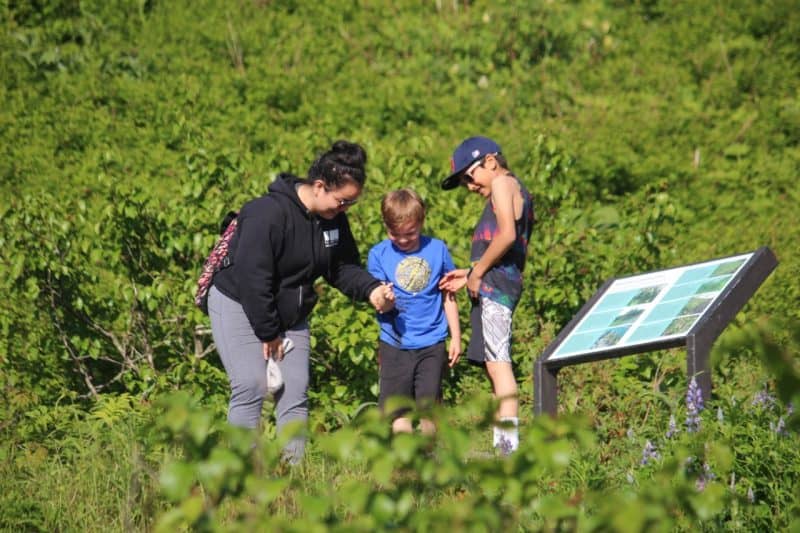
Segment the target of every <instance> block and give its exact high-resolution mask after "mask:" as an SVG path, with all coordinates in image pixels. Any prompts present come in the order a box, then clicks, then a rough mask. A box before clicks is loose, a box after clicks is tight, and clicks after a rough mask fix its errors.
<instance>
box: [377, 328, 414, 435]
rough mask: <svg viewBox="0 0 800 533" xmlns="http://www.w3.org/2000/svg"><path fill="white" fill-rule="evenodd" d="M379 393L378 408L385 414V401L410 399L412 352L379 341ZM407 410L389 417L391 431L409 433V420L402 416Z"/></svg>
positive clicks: (412, 375)
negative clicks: (396, 398) (394, 398)
mask: <svg viewBox="0 0 800 533" xmlns="http://www.w3.org/2000/svg"><path fill="white" fill-rule="evenodd" d="M378 351H379V353H380V367H379V372H378V375H379V379H380V392H379V394H378V406H379V407H380V409H381V411H384V412H385V408H386V401H387V400H388V399H389V398H392V397H402V398H409V399H410V398H412V397H413V392H414V357H413V352H411V351H409V350H401V349H400V348H397V347H395V346H392V345H391V344H388V343H385V342H383V341H380V342H379V343H378ZM407 411H408V409H397V410H395V411H393V412H391V413H389V416H390V417H391V418H392V419H393V420H392V431H393V432H395V433H397V432H401V431H402V432H409V433H410V432H411V431H412V427H411V419H409V418H406V417H404V416H403V414H404V413H405V412H407Z"/></svg>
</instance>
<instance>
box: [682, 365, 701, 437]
mask: <svg viewBox="0 0 800 533" xmlns="http://www.w3.org/2000/svg"><path fill="white" fill-rule="evenodd" d="M702 410H703V392H702V391H701V390H700V387H699V386H698V385H697V380H695V379H694V378H692V381H691V382H689V389H688V390H687V391H686V431H688V432H689V433H694V432H695V431H698V430H699V429H700V411H702Z"/></svg>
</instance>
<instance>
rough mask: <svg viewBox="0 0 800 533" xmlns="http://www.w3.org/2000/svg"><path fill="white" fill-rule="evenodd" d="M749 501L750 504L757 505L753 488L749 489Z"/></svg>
mask: <svg viewBox="0 0 800 533" xmlns="http://www.w3.org/2000/svg"><path fill="white" fill-rule="evenodd" d="M747 501H748V502H750V503H755V501H756V495H755V494H753V487H748V488H747Z"/></svg>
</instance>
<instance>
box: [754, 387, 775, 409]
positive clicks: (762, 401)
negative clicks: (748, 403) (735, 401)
mask: <svg viewBox="0 0 800 533" xmlns="http://www.w3.org/2000/svg"><path fill="white" fill-rule="evenodd" d="M774 403H775V397H774V396H773V395H771V394H770V393H769V392H767V391H766V390H761V391H758V392H757V393H756V395H755V396H753V402H752V406H753V407H762V408H766V407H770V406H772V405H773V404H774Z"/></svg>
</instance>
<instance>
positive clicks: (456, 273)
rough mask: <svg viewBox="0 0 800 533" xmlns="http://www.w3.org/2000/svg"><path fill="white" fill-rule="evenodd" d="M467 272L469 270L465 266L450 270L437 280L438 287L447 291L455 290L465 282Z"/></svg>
mask: <svg viewBox="0 0 800 533" xmlns="http://www.w3.org/2000/svg"><path fill="white" fill-rule="evenodd" d="M467 272H469V271H468V270H467V269H466V268H457V269H456V270H451V271H450V272H448V273H447V274H445V275H444V276H442V279H440V280H439V289H440V290H443V291H448V292H457V291H458V290H459V289H461V288H462V287H463V286H464V285H466V284H467Z"/></svg>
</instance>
